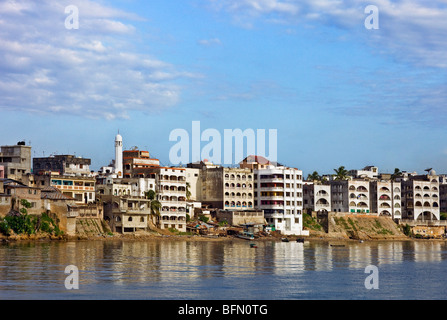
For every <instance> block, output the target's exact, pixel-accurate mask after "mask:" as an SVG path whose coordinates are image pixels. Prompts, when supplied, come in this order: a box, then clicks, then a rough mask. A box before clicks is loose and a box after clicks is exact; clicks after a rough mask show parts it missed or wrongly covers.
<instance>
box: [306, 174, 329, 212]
mask: <svg viewBox="0 0 447 320" xmlns="http://www.w3.org/2000/svg"><path fill="white" fill-rule="evenodd" d="M303 192H304V195H303V199H304V209H310V210H312V211H316V212H324V211H326V212H329V211H331V186H330V185H325V184H314V183H313V182H309V181H306V182H305V183H304V188H303Z"/></svg>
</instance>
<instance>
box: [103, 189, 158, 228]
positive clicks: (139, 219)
mask: <svg viewBox="0 0 447 320" xmlns="http://www.w3.org/2000/svg"><path fill="white" fill-rule="evenodd" d="M103 201H104V203H105V204H104V220H105V221H107V222H108V224H109V226H110V228H111V230H112V231H113V232H120V233H128V232H135V231H137V230H144V231H146V230H147V229H148V225H149V219H150V215H151V209H150V200H149V199H144V198H141V197H132V196H129V197H123V196H113V195H112V196H104V197H103Z"/></svg>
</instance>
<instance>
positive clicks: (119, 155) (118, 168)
mask: <svg viewBox="0 0 447 320" xmlns="http://www.w3.org/2000/svg"><path fill="white" fill-rule="evenodd" d="M115 173H116V174H117V176H118V178H122V177H123V137H121V135H120V132H119V130H118V134H117V135H116V137H115Z"/></svg>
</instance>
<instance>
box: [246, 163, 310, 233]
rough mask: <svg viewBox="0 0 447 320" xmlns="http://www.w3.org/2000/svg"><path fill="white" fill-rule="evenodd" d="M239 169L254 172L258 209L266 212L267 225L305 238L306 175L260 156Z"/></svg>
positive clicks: (256, 205)
mask: <svg viewBox="0 0 447 320" xmlns="http://www.w3.org/2000/svg"><path fill="white" fill-rule="evenodd" d="M239 166H240V167H241V168H250V169H252V170H253V174H254V184H255V189H254V192H255V207H256V208H257V209H259V210H263V211H264V218H265V220H266V221H267V223H269V224H270V225H271V226H273V227H274V228H275V230H277V231H280V232H281V233H282V234H285V235H302V234H304V233H305V232H303V221H302V213H303V172H302V171H301V170H298V169H296V168H289V167H285V166H282V165H277V164H274V163H271V162H269V161H268V160H267V159H266V158H264V157H258V156H248V157H247V158H245V159H244V160H242V161H241V163H240V164H239Z"/></svg>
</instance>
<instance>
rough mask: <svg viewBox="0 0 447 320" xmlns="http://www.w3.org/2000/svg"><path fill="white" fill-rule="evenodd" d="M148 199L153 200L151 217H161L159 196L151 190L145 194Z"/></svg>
mask: <svg viewBox="0 0 447 320" xmlns="http://www.w3.org/2000/svg"><path fill="white" fill-rule="evenodd" d="M144 195H145V196H146V198H147V199H149V200H151V215H152V216H157V217H159V216H160V209H161V203H160V201H158V200H157V194H156V193H155V191H154V190H149V191H146V192H145V193H144Z"/></svg>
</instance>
